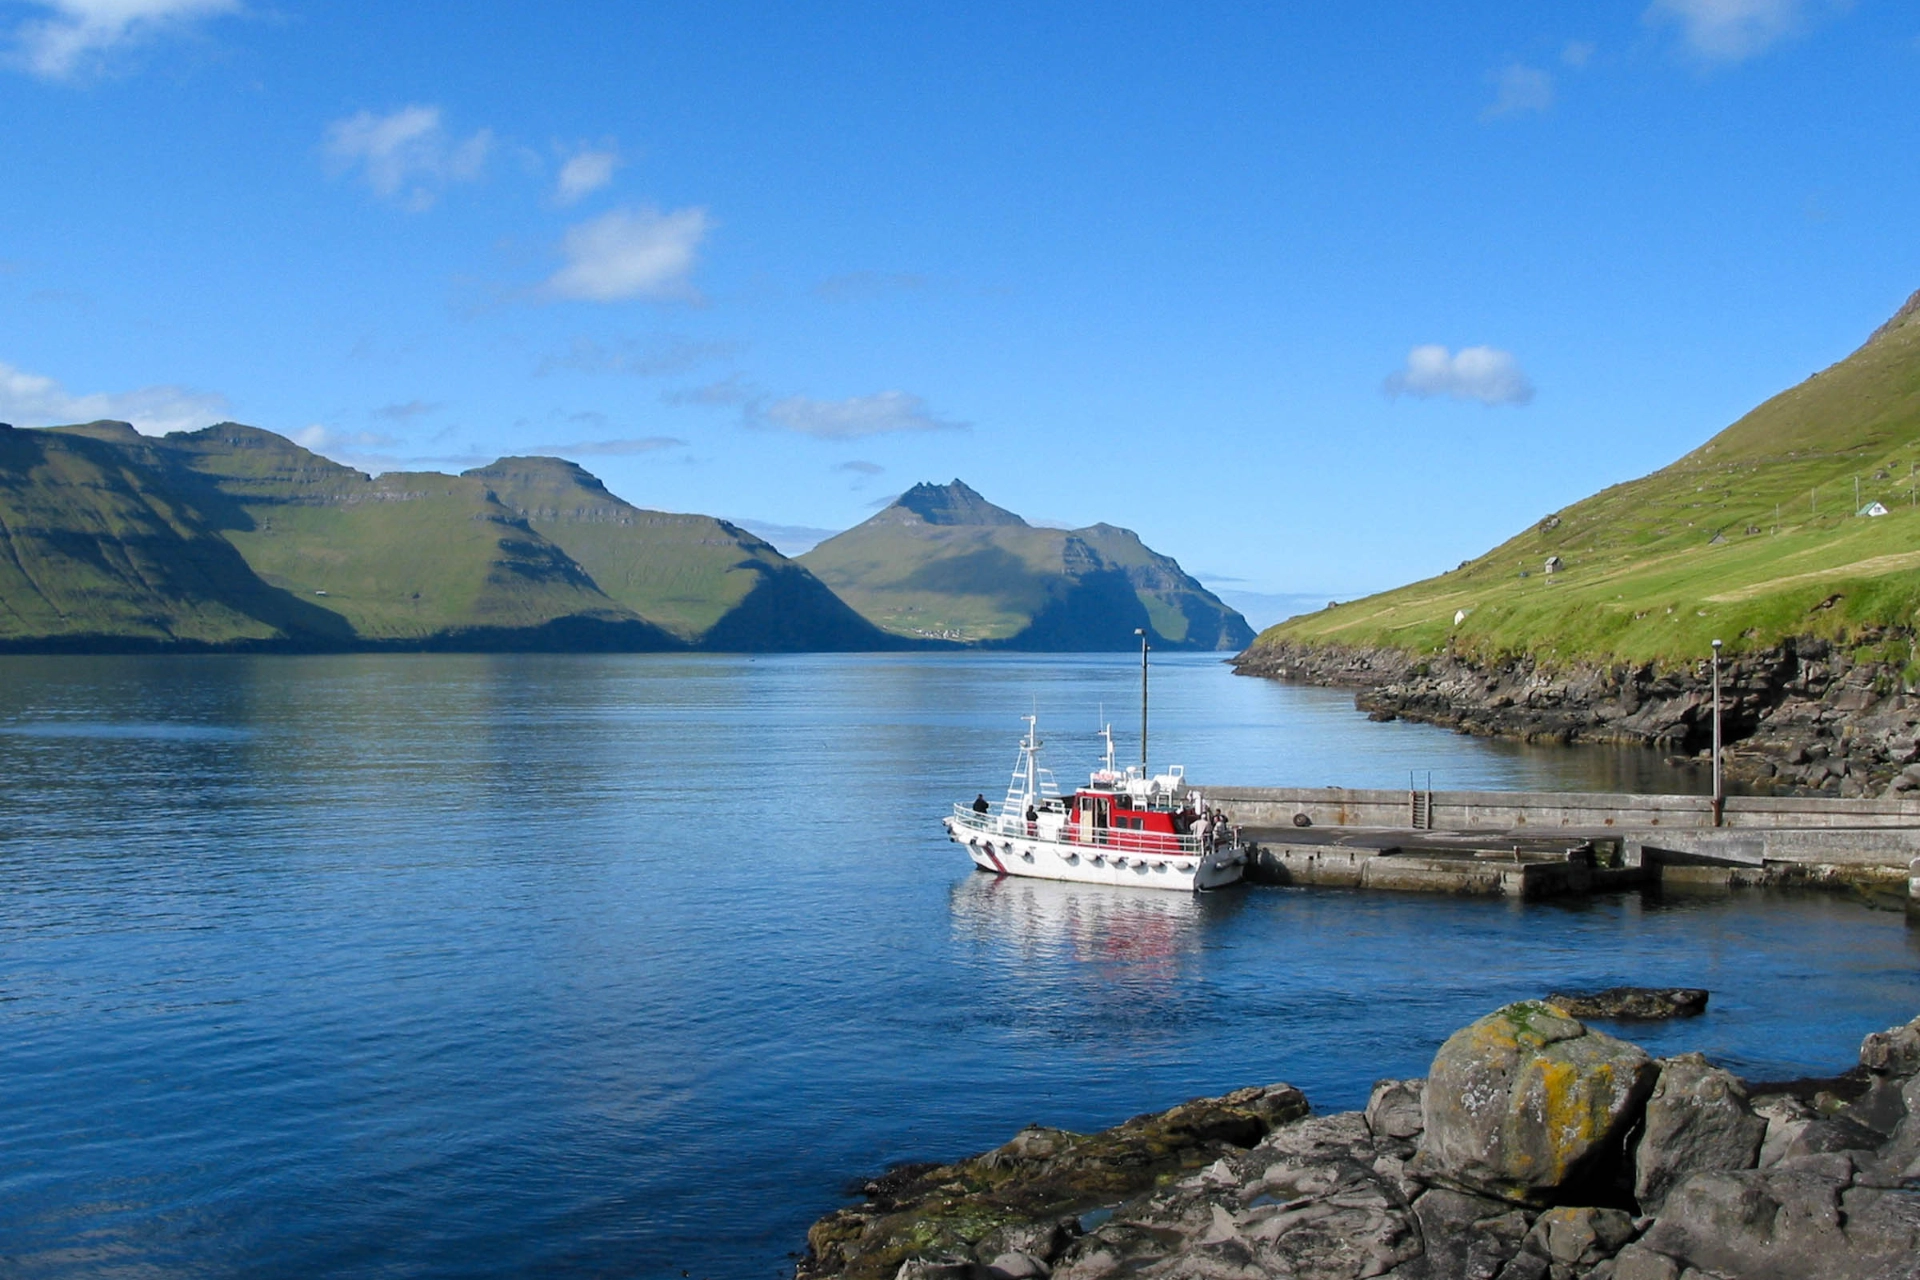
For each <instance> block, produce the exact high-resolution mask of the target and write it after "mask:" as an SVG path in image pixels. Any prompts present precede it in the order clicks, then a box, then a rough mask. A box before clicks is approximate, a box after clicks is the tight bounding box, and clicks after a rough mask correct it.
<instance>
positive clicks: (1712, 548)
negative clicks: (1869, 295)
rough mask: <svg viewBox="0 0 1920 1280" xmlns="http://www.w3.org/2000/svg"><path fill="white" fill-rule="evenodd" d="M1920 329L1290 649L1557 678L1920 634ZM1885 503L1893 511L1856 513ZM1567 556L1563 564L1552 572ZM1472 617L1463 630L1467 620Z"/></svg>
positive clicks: (1309, 634)
mask: <svg viewBox="0 0 1920 1280" xmlns="http://www.w3.org/2000/svg"><path fill="white" fill-rule="evenodd" d="M1916 470H1920V315H1916V311H1915V305H1914V303H1912V302H1910V303H1909V304H1908V306H1907V307H1906V308H1903V310H1902V311H1901V313H1900V314H1899V315H1898V316H1896V317H1895V319H1894V320H1892V321H1890V322H1889V323H1888V325H1887V326H1886V327H1885V328H1883V329H1882V330H1881V331H1880V332H1879V333H1877V334H1875V335H1874V337H1873V338H1872V339H1871V340H1870V341H1869V342H1868V343H1867V345H1866V346H1864V347H1862V348H1861V349H1860V350H1859V351H1857V352H1855V353H1854V354H1853V355H1851V356H1849V357H1848V358H1847V359H1846V360H1844V361H1841V362H1840V363H1839V364H1837V365H1834V366H1833V367H1832V368H1830V369H1827V370H1824V371H1823V372H1821V373H1819V374H1816V375H1815V376H1814V377H1812V378H1809V379H1808V380H1807V381H1806V382H1804V383H1802V384H1800V385H1799V386H1797V387H1794V388H1793V389H1791V390H1789V391H1786V392H1784V393H1782V394H1781V395H1778V396H1775V397H1774V398H1773V399H1771V400H1769V401H1767V402H1766V403H1765V404H1763V405H1761V406H1760V407H1759V408H1757V409H1755V410H1754V411H1753V412H1752V413H1749V414H1748V415H1747V416H1745V417H1744V418H1742V419H1741V420H1740V421H1738V422H1736V423H1734V424H1733V425H1732V426H1731V427H1728V428H1727V429H1726V430H1725V431H1722V432H1721V433H1720V434H1719V435H1717V436H1715V437H1714V438H1713V439H1712V440H1710V441H1708V442H1707V443H1706V444H1704V445H1702V446H1701V447H1700V448H1698V449H1696V450H1694V451H1693V452H1692V453H1689V454H1687V455H1686V456H1685V457H1683V458H1681V459H1679V460H1678V461H1677V462H1675V463H1673V464H1672V465H1671V466H1668V467H1665V468H1662V469H1661V470H1659V471H1656V472H1654V473H1653V474H1652V475H1649V476H1645V477H1642V478H1641V479H1638V480H1634V481H1630V482H1628V483H1626V484H1621V485H1615V486H1613V487H1612V488H1609V489H1606V490H1603V491H1602V492H1600V493H1597V494H1595V495H1594V496H1593V497H1591V498H1587V499H1585V500H1584V501H1582V502H1579V503H1576V504H1575V505H1573V506H1571V507H1568V508H1566V509H1565V510H1562V511H1559V512H1556V513H1554V515H1553V516H1551V517H1548V518H1547V519H1544V520H1542V521H1541V522H1540V524H1538V525H1536V526H1535V527H1533V528H1531V529H1529V530H1527V531H1526V532H1524V533H1521V534H1520V535H1518V536H1517V537H1514V538H1512V539H1510V540H1508V541H1507V542H1505V543H1503V544H1501V545H1500V546H1498V547H1496V548H1494V549H1493V550H1492V551H1490V552H1488V553H1487V554H1485V555H1483V556H1481V557H1479V558H1478V559H1476V560H1473V561H1470V562H1469V563H1467V564H1466V565H1463V566H1462V567H1461V568H1459V569H1457V570H1454V571H1453V572H1451V573H1445V574H1441V575H1440V576H1438V577H1435V578H1429V579H1427V580H1425V581H1423V582H1416V583H1413V584H1411V585H1410V586H1406V587H1401V588H1399V589H1397V590H1394V591H1388V592H1384V593H1382V594H1380V595H1375V596H1370V597H1368V598H1366V599H1364V600H1358V601H1354V602H1351V603H1348V604H1343V605H1340V606H1338V607H1336V608H1331V609H1327V610H1324V611H1321V612H1319V613H1314V614H1308V615H1304V616H1302V617H1298V618H1293V619H1290V620H1288V621H1286V622H1284V623H1281V624H1280V625H1279V626H1277V627H1272V628H1269V629H1268V630H1267V631H1266V632H1264V633H1262V635H1261V637H1260V639H1259V640H1258V641H1257V642H1256V648H1257V647H1258V646H1260V645H1265V644H1269V643H1273V642H1277V641H1282V640H1285V641H1292V642H1295V643H1319V644H1338V645H1351V646H1391V647H1396V648H1400V649H1405V650H1409V651H1412V652H1416V653H1424V652H1434V651H1439V650H1442V649H1446V648H1448V647H1451V649H1452V650H1453V651H1454V652H1455V653H1457V654H1460V655H1462V656H1466V657H1469V658H1474V659H1479V660H1482V661H1499V660H1501V659H1504V658H1506V657H1511V656H1516V655H1521V654H1528V655H1531V656H1533V657H1534V658H1535V659H1536V660H1537V661H1540V662H1542V663H1544V664H1546V665H1549V666H1552V665H1561V664H1566V663H1571V662H1576V661H1627V662H1635V663H1638V662H1646V661H1668V662H1671V661H1676V660H1681V661H1684V660H1688V659H1692V658H1697V657H1699V656H1700V655H1702V654H1704V653H1706V652H1707V650H1708V645H1709V643H1710V642H1711V641H1712V640H1713V639H1714V638H1716V637H1717V638H1720V639H1722V640H1724V641H1725V642H1726V645H1727V647H1728V649H1729V650H1730V651H1732V652H1740V651H1743V650H1748V649H1764V648H1768V647H1771V646H1773V645H1775V644H1777V643H1779V641H1780V640H1781V639H1782V638H1784V637H1787V636H1793V635H1820V636H1827V637H1830V638H1837V637H1842V636H1845V635H1849V634H1857V633H1859V632H1860V631H1862V630H1863V629H1867V628H1887V627H1892V628H1900V629H1911V628H1913V627H1914V626H1915V623H1916V621H1917V620H1920V612H1917V611H1920V508H1916V507H1915V506H1914V505H1913V498H1914V492H1915V490H1914V484H1915V481H1914V475H1915V472H1916ZM1856 479H1857V480H1858V482H1859V490H1858V492H1859V499H1858V502H1859V504H1861V505H1864V504H1867V503H1871V502H1874V501H1878V502H1880V503H1882V504H1884V505H1885V506H1886V507H1887V508H1888V509H1889V512H1890V514H1888V515H1886V516H1881V517H1863V516H1859V515H1857V514H1855V512H1856V510H1857V507H1856V503H1855V481H1856ZM1548 556H1558V557H1559V558H1560V560H1561V567H1560V568H1559V570H1558V571H1557V572H1556V573H1553V574H1551V575H1549V574H1547V573H1546V572H1545V571H1544V566H1545V561H1546V558H1547V557H1548ZM1461 611H1464V612H1465V614H1466V617H1465V618H1464V620H1462V621H1461V622H1459V623H1458V625H1456V624H1455V622H1454V618H1455V615H1456V613H1459V612H1461Z"/></svg>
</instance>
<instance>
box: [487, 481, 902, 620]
mask: <svg viewBox="0 0 1920 1280" xmlns="http://www.w3.org/2000/svg"><path fill="white" fill-rule="evenodd" d="M463 478H465V479H471V480H474V481H477V482H479V483H481V484H483V485H485V486H486V488H487V489H488V490H489V491H490V492H491V493H492V494H493V496H494V498H495V499H496V500H497V501H499V502H500V503H501V504H502V505H504V506H505V507H506V508H507V509H508V510H510V511H512V512H513V513H514V514H515V515H516V516H517V517H518V518H520V519H522V520H524V521H526V523H527V525H528V526H529V527H530V528H531V529H533V530H534V531H535V532H537V533H539V534H540V535H541V536H542V537H544V538H546V539H547V540H549V541H551V542H552V543H553V544H554V545H556V546H558V547H559V548H560V549H561V550H563V551H564V552H565V553H566V554H567V556H568V557H570V558H571V559H572V560H573V561H574V562H575V563H577V564H578V565H580V567H581V568H582V569H584V570H585V571H586V572H587V573H588V574H589V575H591V577H592V579H593V581H594V583H595V584H597V586H598V587H599V589H600V590H601V591H603V592H605V593H606V594H607V596H608V597H610V598H611V599H612V600H614V601H615V602H616V603H618V604H620V605H623V606H625V607H626V608H628V609H631V610H632V611H633V612H634V613H636V614H638V615H640V616H642V617H644V618H647V619H648V620H649V621H652V622H655V623H658V624H659V625H660V626H662V627H665V628H666V629H667V630H668V631H670V632H672V633H673V634H674V635H675V636H677V637H679V638H680V639H681V640H684V641H686V642H688V643H694V644H704V645H706V646H708V647H712V648H730V649H742V648H751V649H850V648H885V647H888V644H889V639H890V638H889V637H887V636H885V635H883V634H882V633H881V632H880V631H878V630H877V629H876V628H874V627H873V626H872V625H871V624H869V623H868V622H867V621H866V620H865V619H863V618H861V617H860V616H859V615H858V614H857V613H855V612H854V611H853V610H852V609H850V608H848V607H847V605H846V604H844V603H843V602H842V601H841V600H840V599H839V598H838V597H837V596H835V595H834V594H833V593H832V592H831V591H829V590H827V589H826V587H824V586H823V585H821V583H820V582H819V581H818V580H817V579H815V578H814V577H813V576H812V575H811V574H809V573H807V572H806V571H805V570H803V569H801V568H799V567H798V566H797V565H795V564H794V563H793V562H792V561H790V560H788V559H787V558H786V557H785V556H783V555H781V554H780V553H779V552H778V551H776V550H774V548H773V547H772V546H771V545H769V544H768V543H766V542H764V541H762V540H761V539H759V538H756V537H755V536H753V535H752V534H750V533H747V532H746V531H744V530H742V529H739V528H736V527H735V526H734V525H731V524H728V523H727V522H726V521H724V520H716V519H714V518H713V517H712V516H702V515H681V514H675V513H671V512H665V511H646V510H642V509H641V508H639V507H635V506H633V505H632V504H631V503H628V502H625V501H623V500H622V499H620V498H617V497H615V496H614V495H613V494H611V493H609V492H608V491H607V488H606V486H605V485H603V484H601V483H600V481H599V480H598V479H596V478H595V477H594V476H592V475H591V474H589V473H588V472H587V471H585V470H584V469H582V468H581V467H578V466H576V465H574V464H573V463H571V462H564V461H562V460H560V459H558V458H502V459H501V460H500V461H498V462H495V463H493V464H491V465H489V466H485V467H479V468H476V469H475V470H472V471H468V472H466V473H464V476H463Z"/></svg>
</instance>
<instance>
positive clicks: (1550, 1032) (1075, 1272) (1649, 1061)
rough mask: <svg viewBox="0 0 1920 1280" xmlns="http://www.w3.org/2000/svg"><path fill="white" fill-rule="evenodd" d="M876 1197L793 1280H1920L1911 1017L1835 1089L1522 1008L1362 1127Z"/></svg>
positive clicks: (1092, 1153)
mask: <svg viewBox="0 0 1920 1280" xmlns="http://www.w3.org/2000/svg"><path fill="white" fill-rule="evenodd" d="M867 1196H868V1200H867V1202H866V1203H865V1204H862V1205H857V1206H854V1207H851V1208H847V1209H842V1210H839V1211H838V1212H836V1213H833V1214H829V1215H828V1216H827V1217H825V1218H822V1219H821V1220H820V1221H819V1222H818V1223H817V1224H816V1225H815V1226H814V1228H813V1230H812V1232H811V1233H810V1234H809V1237H808V1243H809V1250H808V1254H807V1257H806V1258H805V1259H804V1260H803V1261H802V1262H801V1263H800V1265H799V1268H798V1275H799V1276H800V1277H801V1280H816V1278H820V1277H827V1276H844V1277H849V1278H853V1277H874V1278H876V1280H1018V1278H1022V1277H1042V1276H1051V1277H1053V1278H1054V1280H1110V1278H1117V1277H1121V1276H1132V1277H1166V1278H1168V1280H1172V1278H1174V1277H1179V1278H1180V1280H1212V1278H1215V1277H1218V1278H1219V1280H1227V1278H1228V1277H1232V1278H1233V1280H1258V1278H1260V1277H1288V1278H1289V1280H1350V1278H1352V1280H1357V1278H1358V1277H1363V1276H1385V1277H1392V1278H1393V1280H1736V1278H1737V1280H1815V1278H1819V1280H1870V1278H1871V1280H1893V1278H1896V1277H1909V1278H1910V1277H1915V1276H1920V1018H1916V1019H1915V1020H1914V1021H1913V1022H1911V1023H1908V1024H1907V1025H1906V1026H1903V1027H1896V1028H1894V1029H1892V1030H1890V1031H1887V1032H1882V1033H1876V1034H1874V1035H1871V1036H1868V1037H1867V1039H1866V1042H1865V1043H1864V1044H1863V1045H1862V1047H1861V1053H1860V1065H1859V1066H1858V1067H1857V1068H1855V1069H1853V1070H1851V1071H1849V1072H1848V1073H1847V1074H1846V1075H1844V1076H1841V1077H1837V1078H1835V1079H1833V1080H1828V1081H1797V1082H1794V1083H1793V1084H1791V1085H1760V1084H1748V1083H1747V1082H1745V1081H1742V1080H1740V1079H1738V1078H1737V1077H1735V1076H1734V1075H1732V1074H1731V1073H1730V1072H1727V1071H1724V1070H1721V1069H1719V1068H1717V1067H1714V1066H1713V1065H1712V1064H1711V1063H1709V1062H1708V1061H1707V1060H1706V1059H1705V1058H1703V1057H1701V1056H1700V1055H1699V1054H1682V1055H1679V1056H1677V1057H1673V1058H1667V1059H1661V1060H1656V1059H1653V1058H1650V1057H1649V1056H1648V1055H1647V1054H1646V1053H1645V1052H1643V1051H1642V1050H1641V1049H1639V1048H1638V1047H1636V1046H1634V1045H1632V1044H1629V1043H1627V1042H1625V1041H1622V1040H1619V1039H1616V1038H1614V1037H1612V1036H1609V1035H1605V1034H1602V1033H1601V1032H1598V1031H1595V1030H1593V1029H1591V1028H1589V1027H1587V1026H1585V1025H1584V1024H1582V1023H1580V1022H1579V1021H1577V1020H1575V1019H1574V1018H1572V1017H1570V1016H1568V1014H1567V1013H1566V1011H1565V1010H1564V1009H1561V1008H1559V1007H1556V1006H1554V1005H1552V1004H1550V1003H1546V1002H1537V1001H1529V1002H1525V1003H1521V1004H1516V1005H1509V1006H1507V1007H1506V1008H1503V1009H1500V1010H1497V1011H1495V1012H1494V1013H1492V1014H1489V1015H1488V1016H1487V1017H1485V1018H1482V1019H1480V1020H1479V1021H1478V1022H1475V1023H1474V1024H1473V1025H1472V1026H1469V1027H1466V1028H1463V1029H1462V1030H1460V1031H1458V1032H1456V1033H1455V1034H1454V1035H1453V1036H1452V1037H1450V1038H1449V1039H1448V1040H1447V1042H1446V1043H1445V1044H1444V1045H1442V1046H1441V1048H1440V1051H1439V1053H1438V1054H1437V1055H1436V1056H1435V1058H1434V1061H1433V1065H1432V1069H1431V1071H1430V1072H1429V1074H1428V1076H1427V1077H1426V1078H1425V1079H1423V1080H1383V1081H1381V1082H1380V1083H1379V1084H1378V1085H1376V1086H1375V1088H1374V1090H1373V1095H1372V1097H1371V1099H1370V1100H1369V1101H1368V1104H1367V1107H1366V1110H1365V1111H1364V1112H1346V1113H1342V1114H1338V1115H1329V1116H1312V1115H1309V1114H1307V1109H1306V1105H1305V1100H1304V1099H1302V1098H1301V1096H1300V1094H1299V1092H1298V1091H1297V1090H1294V1089H1292V1088H1291V1087H1290V1086H1287V1085H1272V1086H1268V1087H1266V1088H1254V1089H1245V1090H1241V1091H1239V1092H1237V1093H1234V1094H1229V1095H1227V1096H1226V1097H1224V1098H1216V1099H1201V1100H1198V1101H1195V1102H1191V1103H1187V1104H1184V1105H1183V1106H1180V1107H1176V1108H1174V1109H1173V1110H1172V1111H1168V1112H1165V1113H1161V1114H1159V1115H1149V1116H1141V1117H1137V1118H1136V1119H1134V1120H1130V1121H1128V1122H1127V1123H1126V1124H1125V1125H1122V1126H1120V1127H1119V1128H1117V1129H1112V1130H1108V1131H1107V1132H1105V1133H1102V1134H1094V1135H1078V1134H1071V1133H1065V1132H1062V1131H1060V1130H1052V1129H1037V1128H1036V1129H1027V1130H1024V1131H1022V1133H1021V1134H1020V1135H1019V1136H1017V1137H1016V1138H1014V1139H1013V1141H1011V1142H1009V1143H1007V1144H1006V1145H1005V1146H1003V1147H1000V1148H997V1149H996V1150H994V1151H990V1152H987V1153H986V1154H984V1155H981V1156H977V1157H974V1158H973V1159H971V1160H966V1161H962V1162H960V1163H959V1164H955V1165H930V1166H914V1167H910V1168H907V1169H903V1170H898V1171H896V1172H895V1173H893V1174H890V1175H888V1176H887V1177H885V1178H881V1179H878V1180H876V1181H875V1182H873V1183H870V1184H869V1185H868V1187H867Z"/></svg>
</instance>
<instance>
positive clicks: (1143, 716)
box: [1133, 627, 1147, 777]
mask: <svg viewBox="0 0 1920 1280" xmlns="http://www.w3.org/2000/svg"><path fill="white" fill-rule="evenodd" d="M1133 634H1135V635H1137V636H1139V637H1140V775H1141V776H1142V777H1145V776H1146V772H1147V630H1146V628H1145V627H1135V628H1134V629H1133Z"/></svg>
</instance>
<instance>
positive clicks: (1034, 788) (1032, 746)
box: [1020, 715, 1040, 804]
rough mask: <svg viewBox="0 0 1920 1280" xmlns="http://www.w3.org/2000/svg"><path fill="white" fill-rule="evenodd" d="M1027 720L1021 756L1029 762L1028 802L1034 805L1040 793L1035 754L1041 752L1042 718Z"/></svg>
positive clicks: (1033, 717) (1032, 716)
mask: <svg viewBox="0 0 1920 1280" xmlns="http://www.w3.org/2000/svg"><path fill="white" fill-rule="evenodd" d="M1025 719H1026V722H1027V740H1026V741H1025V742H1023V743H1021V744H1020V747H1021V754H1023V755H1024V756H1025V757H1026V762H1027V796H1026V801H1027V803H1028V804H1032V803H1033V798H1034V796H1036V795H1038V794H1039V792H1040V781H1039V778H1038V777H1037V776H1036V775H1035V772H1034V770H1035V767H1036V763H1037V762H1036V761H1035V760H1034V753H1035V752H1037V751H1039V750H1040V717H1039V716H1038V715H1031V716H1027V717H1025Z"/></svg>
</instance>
